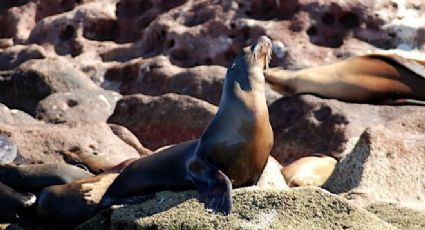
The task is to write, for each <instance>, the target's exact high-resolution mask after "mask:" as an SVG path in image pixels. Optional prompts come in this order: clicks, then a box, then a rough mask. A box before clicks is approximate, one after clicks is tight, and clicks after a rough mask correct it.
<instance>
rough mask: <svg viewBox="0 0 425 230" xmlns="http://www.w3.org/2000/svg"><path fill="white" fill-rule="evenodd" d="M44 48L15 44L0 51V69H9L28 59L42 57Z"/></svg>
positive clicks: (43, 56)
mask: <svg viewBox="0 0 425 230" xmlns="http://www.w3.org/2000/svg"><path fill="white" fill-rule="evenodd" d="M45 57H46V55H45V53H44V49H43V48H42V47H40V46H38V45H29V46H22V45H16V46H12V47H10V48H8V49H5V50H3V51H2V52H1V53H0V70H11V69H14V68H16V67H18V66H19V65H20V64H22V63H24V62H26V61H28V60H30V59H43V58H45Z"/></svg>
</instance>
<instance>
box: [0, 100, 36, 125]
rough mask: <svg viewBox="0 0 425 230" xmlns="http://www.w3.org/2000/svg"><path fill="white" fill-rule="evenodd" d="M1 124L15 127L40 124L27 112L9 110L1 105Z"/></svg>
mask: <svg viewBox="0 0 425 230" xmlns="http://www.w3.org/2000/svg"><path fill="white" fill-rule="evenodd" d="M0 123H3V124H9V125H14V124H38V123H40V122H39V121H38V120H36V119H34V118H33V117H31V116H30V115H29V114H26V113H25V112H22V111H19V110H16V109H9V108H7V107H6V106H5V105H3V104H0Z"/></svg>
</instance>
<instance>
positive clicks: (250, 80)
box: [101, 36, 273, 214]
mask: <svg viewBox="0 0 425 230" xmlns="http://www.w3.org/2000/svg"><path fill="white" fill-rule="evenodd" d="M270 56H271V42H270V39H268V38H267V37H266V36H262V37H261V38H260V39H259V40H258V41H257V42H256V43H255V44H254V45H252V46H251V47H246V48H244V50H243V54H241V55H239V56H238V57H237V58H236V59H235V60H234V61H233V63H232V64H231V66H230V67H229V68H228V70H227V74H226V78H225V81H224V87H223V92H222V97H221V101H220V104H219V109H218V112H217V114H216V116H215V117H214V119H213V120H212V122H211V123H210V124H209V126H208V128H207V129H206V130H205V131H204V133H203V134H202V135H201V137H200V138H199V139H198V140H193V141H188V142H184V143H181V144H177V145H174V146H171V147H169V148H165V149H164V150H162V151H159V152H157V153H155V154H153V155H150V156H147V157H144V158H142V159H139V160H137V161H135V162H133V163H132V164H130V165H129V166H128V167H127V168H125V169H124V171H123V172H122V173H121V174H120V175H119V176H118V177H117V178H116V179H115V181H114V182H113V183H112V185H111V186H110V187H109V188H108V190H107V192H106V193H105V195H104V197H103V198H102V201H101V203H102V205H103V206H108V205H111V204H113V203H119V202H122V201H123V198H124V199H125V198H128V197H131V196H142V197H144V196H149V195H152V194H154V193H155V192H158V191H161V190H188V189H192V188H196V189H197V190H198V192H199V199H200V201H201V202H203V203H204V204H205V205H206V207H207V208H211V209H213V210H214V211H218V212H222V213H224V214H228V213H229V212H230V210H231V207H232V201H231V194H230V192H231V188H232V185H233V186H234V187H241V186H247V185H252V184H254V183H256V182H257V180H258V178H259V177H260V175H261V172H262V171H263V169H264V167H265V165H266V163H267V159H268V157H269V154H270V150H271V148H272V145H273V131H272V128H271V125H270V122H269V114H268V108H267V104H266V98H265V80H264V75H263V70H264V68H267V66H268V63H269V60H270Z"/></svg>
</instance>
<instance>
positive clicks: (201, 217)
mask: <svg viewBox="0 0 425 230" xmlns="http://www.w3.org/2000/svg"><path fill="white" fill-rule="evenodd" d="M195 197H196V193H195V192H180V193H171V192H162V193H158V194H156V195H155V197H154V198H153V199H151V200H149V201H147V202H145V203H143V204H138V205H131V206H124V207H115V208H114V209H113V210H112V211H109V212H106V213H101V214H99V215H98V216H97V217H95V218H93V219H92V220H91V221H88V222H87V223H85V224H83V225H81V226H80V227H79V228H77V229H151V228H155V229H365V226H367V228H368V229H397V228H395V227H393V226H391V225H390V224H388V223H386V222H384V221H382V220H380V219H379V218H378V217H376V216H374V215H372V214H371V213H369V212H367V211H366V210H364V209H362V208H359V207H357V206H355V205H352V204H351V203H350V202H349V201H347V200H345V199H343V198H341V197H339V196H336V195H332V194H330V193H328V192H326V191H324V190H320V189H317V188H295V189H290V190H259V189H252V188H243V189H237V190H234V191H233V204H234V207H233V210H232V212H231V213H230V215H229V216H223V215H221V214H216V213H211V212H209V211H207V210H205V208H204V207H203V205H202V204H201V203H199V202H198V201H197V200H196V199H195ZM98 223H104V225H102V226H101V225H99V224H98ZM108 224H109V226H108V227H107V228H105V225H108ZM98 226H101V227H98ZM102 227H103V228H102Z"/></svg>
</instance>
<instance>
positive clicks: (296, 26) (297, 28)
mask: <svg viewBox="0 0 425 230" xmlns="http://www.w3.org/2000/svg"><path fill="white" fill-rule="evenodd" d="M289 29H290V30H291V31H293V32H301V31H302V30H303V29H304V26H303V23H302V22H300V21H294V22H292V23H291V25H290V26H289Z"/></svg>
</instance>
